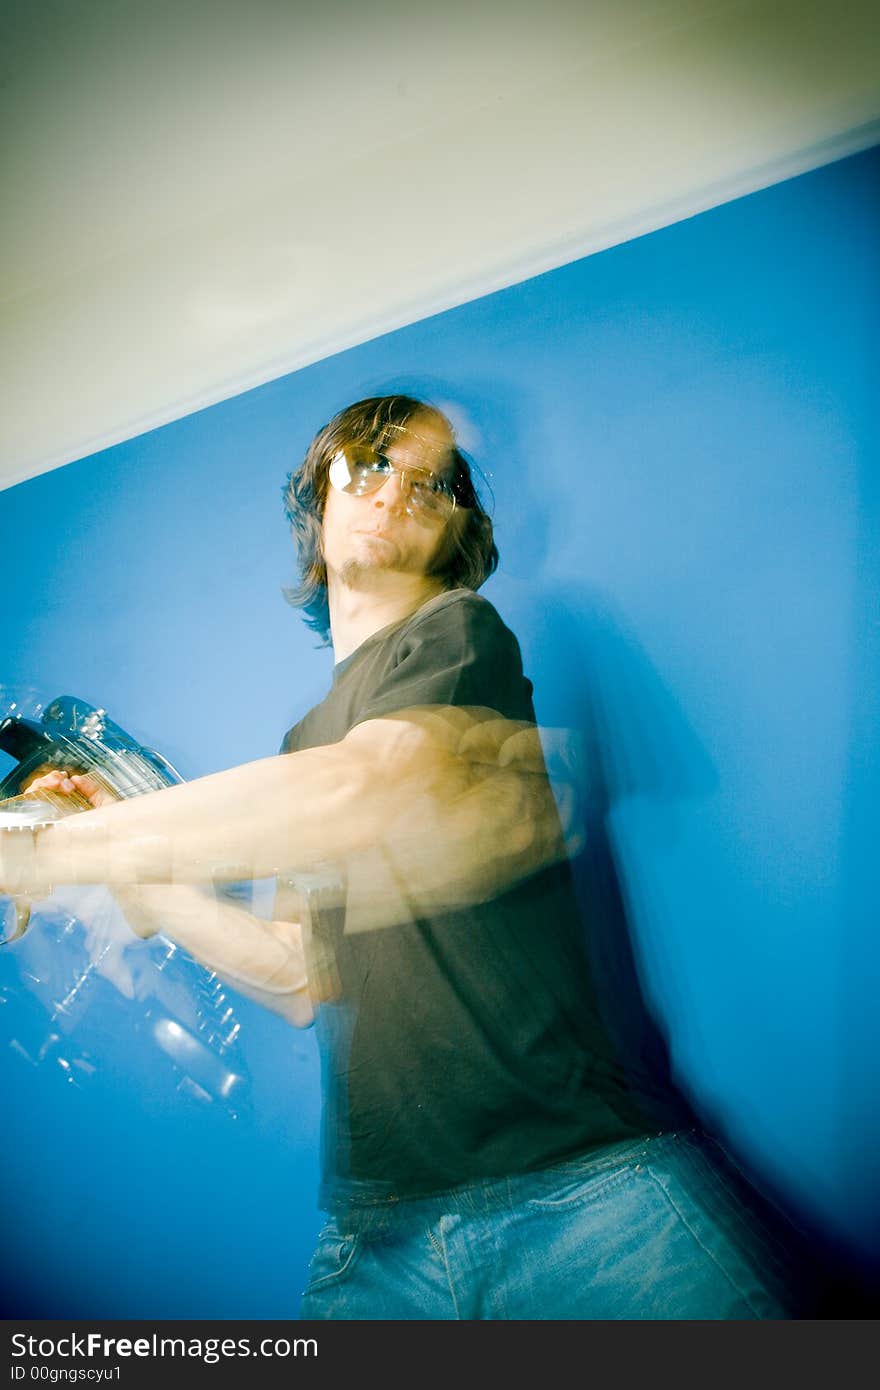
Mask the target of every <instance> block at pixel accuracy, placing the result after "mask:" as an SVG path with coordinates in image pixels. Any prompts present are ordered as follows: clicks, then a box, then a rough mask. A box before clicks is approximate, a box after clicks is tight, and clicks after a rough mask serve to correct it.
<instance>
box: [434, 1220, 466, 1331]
mask: <svg viewBox="0 0 880 1390" xmlns="http://www.w3.org/2000/svg"><path fill="white" fill-rule="evenodd" d="M439 1234H440V1257H441V1259H442V1260H443V1268H444V1269H445V1271H446V1282H447V1284H448V1285H449V1296H450V1298H451V1299H452V1306H453V1308H454V1309H455V1317H456V1321H458V1322H461V1321H462V1316H461V1313H460V1312H459V1308H458V1299H457V1298H456V1297H455V1289H454V1287H453V1284H452V1271H451V1270H450V1268H449V1260H448V1258H447V1255H446V1241H445V1240H444V1239H443V1230H442V1227H441V1229H440V1232H439ZM428 1235H429V1236H430V1235H431V1232H430V1230H429V1231H428Z"/></svg>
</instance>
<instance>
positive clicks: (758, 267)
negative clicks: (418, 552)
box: [0, 151, 880, 1317]
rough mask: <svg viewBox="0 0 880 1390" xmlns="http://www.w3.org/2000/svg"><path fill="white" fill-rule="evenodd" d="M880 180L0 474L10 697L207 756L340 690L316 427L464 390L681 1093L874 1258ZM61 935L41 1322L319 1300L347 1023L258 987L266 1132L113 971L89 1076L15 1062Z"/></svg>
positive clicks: (698, 234)
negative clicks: (317, 610) (314, 446)
mask: <svg viewBox="0 0 880 1390" xmlns="http://www.w3.org/2000/svg"><path fill="white" fill-rule="evenodd" d="M878 172H880V154H878V152H877V151H872V152H869V153H867V154H864V155H860V156H857V157H856V158H853V159H849V160H846V161H842V162H840V163H838V164H835V165H831V166H829V167H827V168H825V169H822V170H819V171H818V172H815V173H812V174H809V175H807V176H804V177H801V178H798V179H796V180H793V181H790V182H788V183H785V184H781V185H778V186H776V187H774V188H772V189H769V190H767V191H765V192H762V193H759V194H755V195H753V196H751V197H748V198H744V199H741V200H739V201H737V202H735V203H732V204H729V205H727V206H725V207H722V208H720V209H717V210H714V211H712V212H709V213H705V214H703V215H702V216H700V217H697V218H694V219H692V220H689V221H687V222H684V223H680V224H678V225H677V226H674V227H671V228H668V229H666V230H663V231H660V232H657V233H655V234H653V235H651V236H647V237H644V238H642V239H640V240H638V241H635V242H631V243H629V244H627V245H624V246H621V247H618V248H616V249H613V250H611V251H607V252H605V253H603V254H601V255H597V256H593V257H590V258H589V259H586V260H583V261H580V262H578V263H575V264H573V265H570V266H567V267H565V268H563V269H561V270H558V271H554V272H553V273H551V274H547V275H543V276H540V277H538V278H536V279H534V280H531V281H528V282H527V283H525V284H522V285H519V286H516V287H515V288H513V289H510V290H506V291H504V292H501V293H498V294H494V295H491V296H489V297H487V298H485V299H482V300H479V301H477V302H475V303H473V304H469V305H465V306H464V307H462V308H459V309H456V310H453V311H450V312H448V313H446V314H442V315H439V316H437V317H435V318H432V319H428V320H425V321H423V322H421V323H418V324H416V325H414V326H412V327H410V328H407V329H404V330H401V331H399V332H397V333H393V334H390V335H388V336H386V337H384V338H381V339H378V340H377V341H375V342H371V343H367V344H365V345H364V346H362V347H359V348H356V349H353V350H351V351H349V352H346V353H343V354H341V355H339V356H337V357H334V358H331V359H329V360H327V361H325V362H321V363H318V364H317V365H315V366H313V367H309V368H307V369H305V370H302V371H300V372H297V373H295V374H294V375H292V376H289V377H287V378H284V379H282V380H279V381H276V382H273V383H272V384H270V385H268V386H265V387H262V388H260V389H258V390H254V391H250V392H248V393H247V394H245V395H242V396H240V397H238V398H236V399H234V400H231V401H227V402H225V403H223V404H221V405H218V406H215V407H213V408H211V409H209V410H205V411H202V412H200V413H199V414H197V415H194V416H191V417H189V418H187V419H185V420H182V421H179V422H177V423H175V424H172V425H169V426H166V427H165V428H163V429H160V430H156V431H154V432H152V433H150V434H148V435H145V436H143V437H141V438H139V439H135V440H133V441H131V442H129V443H126V444H124V445H120V446H118V447H117V448H114V449H110V450H107V451H106V452H104V453H101V454H99V455H96V456H94V457H92V458H88V459H84V460H82V461H80V462H78V463H75V464H71V465H69V466H68V467H66V468H63V469H61V470H58V471H56V472H53V473H51V474H49V475H47V476H45V477H41V478H38V479H35V480H33V481H30V482H28V483H24V484H21V485H20V486H18V487H16V488H12V489H10V490H8V491H6V492H4V493H2V494H0V534H2V537H3V545H4V550H5V554H6V566H5V569H4V586H3V587H4V602H3V605H2V610H0V653H2V664H0V681H2V682H4V683H5V684H7V685H9V686H11V687H18V686H21V685H25V684H30V685H35V686H37V687H38V688H39V689H40V690H41V691H43V692H45V694H47V695H50V696H51V695H54V694H57V693H60V692H62V691H69V692H73V693H75V694H78V695H81V696H83V697H84V698H86V699H89V700H91V701H93V702H95V703H97V704H102V705H104V706H106V707H107V709H108V710H109V711H110V713H111V714H112V715H114V716H115V717H116V718H117V719H118V720H119V721H120V722H121V723H123V724H124V725H126V726H127V727H128V728H129V729H130V730H131V731H132V732H134V733H135V734H137V735H138V736H139V737H141V738H142V739H144V740H145V741H148V742H152V743H154V744H155V745H156V746H157V747H159V748H161V749H162V750H163V751H164V752H165V753H166V754H167V755H168V756H169V757H170V758H171V759H172V761H174V762H176V763H177V765H178V766H179V767H180V769H181V771H183V772H184V773H185V774H186V775H188V776H197V775H199V774H201V773H205V772H208V771H212V770H215V769H218V768H221V767H226V766H230V765H232V764H234V763H236V762H239V761H243V760H246V759H250V758H255V757H260V756H263V755H266V754H270V753H272V752H274V751H275V750H276V748H277V745H278V741H279V738H280V735H281V733H282V732H283V730H284V729H285V728H286V727H287V726H288V725H289V724H290V723H291V722H293V720H294V719H295V718H297V717H298V716H299V715H300V714H301V713H302V712H303V711H304V710H305V709H306V708H307V707H308V706H309V705H310V704H311V703H312V702H314V700H315V699H317V698H318V697H319V696H320V694H321V693H322V691H323V689H324V687H325V685H326V683H327V680H328V676H329V670H330V657H329V654H328V653H327V652H326V651H320V650H317V649H316V648H315V646H314V639H313V638H312V636H311V635H310V634H309V633H308V632H307V631H306V629H305V628H304V627H303V626H302V624H301V623H300V622H299V620H298V619H297V617H296V616H295V615H294V614H293V613H292V612H291V611H290V609H288V608H287V607H286V606H285V604H284V603H283V601H282V599H281V597H280V587H281V586H282V585H283V584H285V583H287V582H289V581H290V579H291V577H292V573H293V567H292V559H291V552H290V546H289V540H288V537H287V535H286V533H285V527H284V522H283V518H282V514H281V506H280V487H281V484H282V481H283V479H284V476H285V474H286V472H287V471H288V469H289V468H290V467H291V466H292V465H293V464H294V463H295V462H296V461H297V459H298V458H299V457H301V455H302V452H303V450H304V448H305V446H306V444H307V442H308V440H309V438H310V437H311V434H312V433H313V432H314V430H315V429H316V428H317V427H318V426H319V425H320V424H322V423H323V422H324V421H325V420H326V419H327V418H328V417H329V416H330V415H331V414H332V413H333V412H334V411H335V410H337V409H338V408H340V407H341V406H342V405H344V404H346V403H347V402H349V401H350V400H353V399H355V398H357V397H359V396H363V395H366V394H372V393H374V392H379V391H384V390H389V389H407V390H412V391H415V392H416V393H423V394H426V395H428V396H430V397H432V398H434V399H437V400H440V401H447V402H454V403H455V404H456V406H457V408H458V409H459V410H461V411H462V412H463V413H464V414H465V415H466V416H467V417H468V419H469V420H470V422H471V426H472V428H473V430H474V431H475V432H476V435H477V436H478V438H479V441H480V442H479V444H478V446H477V449H476V453H477V455H478V458H479V460H480V461H481V463H482V464H483V466H484V468H485V469H486V470H487V471H488V472H489V473H490V475H491V482H492V488H493V491H494V493H495V498H496V503H495V513H496V523H497V535H498V541H499V546H500V549H501V555H502V568H501V571H500V573H499V574H498V575H497V576H496V577H495V578H494V579H493V580H491V581H490V583H489V585H488V586H487V588H486V590H485V592H486V594H487V596H488V597H490V598H491V599H492V600H493V601H494V602H495V603H496V604H497V606H498V607H499V608H500V609H501V611H502V613H503V614H504V616H505V617H506V618H507V620H508V621H509V622H510V623H511V625H512V626H513V627H514V629H515V630H516V631H517V632H518V634H519V635H520V637H521V641H522V644H523V648H524V653H525V659H526V666H527V670H528V671H529V673H530V674H531V676H532V677H533V679H534V682H535V685H536V689H537V706H538V713H539V718H540V719H541V720H542V721H544V722H546V723H548V724H565V725H568V726H570V727H575V728H577V729H580V730H581V731H583V732H586V733H588V734H589V735H590V738H589V739H588V742H589V743H590V746H591V748H592V750H593V754H594V757H593V760H592V763H591V765H590V767H591V774H590V775H591V779H592V780H591V788H592V790H593V792H594V793H595V794H594V802H595V805H594V810H596V813H597V817H599V818H601V817H604V819H605V824H606V825H607V829H608V837H609V839H608V844H609V850H610V862H611V863H612V864H613V866H614V870H615V873H616V875H617V878H618V882H619V888H620V893H621V898H620V902H621V907H622V916H623V917H624V918H625V920H626V922H627V924H628V931H629V934H630V938H631V943H632V951H633V955H634V960H635V963H636V967H637V971H638V974H639V977H640V980H641V985H642V988H643V991H644V994H645V996H646V999H647V1001H648V1003H649V1005H650V1006H651V1008H652V1009H653V1011H654V1013H655V1016H656V1020H657V1023H658V1025H659V1026H660V1029H661V1031H662V1032H663V1033H664V1034H665V1035H666V1037H667V1039H668V1044H669V1049H670V1053H671V1057H672V1061H673V1065H674V1068H675V1071H676V1074H677V1075H678V1077H679V1080H680V1082H681V1084H682V1085H683V1086H684V1088H685V1089H686V1090H687V1091H688V1093H689V1094H690V1095H691V1097H692V1098H693V1100H694V1102H695V1104H696V1105H697V1106H698V1108H699V1109H700V1111H701V1113H702V1115H703V1116H704V1118H705V1119H706V1121H707V1123H709V1124H711V1125H712V1126H713V1127H714V1128H715V1129H716V1130H717V1131H718V1132H719V1133H721V1134H723V1135H724V1136H726V1138H727V1139H728V1141H729V1142H730V1144H731V1145H732V1146H733V1147H734V1149H735V1150H736V1151H737V1152H738V1153H739V1154H740V1155H741V1157H743V1158H744V1159H745V1160H746V1161H747V1162H748V1163H750V1164H751V1165H752V1166H753V1167H754V1169H755V1171H756V1172H758V1173H760V1174H761V1175H763V1176H765V1177H766V1179H767V1181H768V1182H769V1183H772V1184H775V1185H776V1187H777V1188H778V1189H779V1190H780V1191H781V1192H782V1194H783V1195H784V1196H785V1198H786V1199H787V1200H788V1201H789V1202H790V1203H791V1204H792V1205H793V1207H796V1208H797V1209H798V1210H799V1211H802V1212H804V1213H806V1214H807V1215H808V1216H809V1218H810V1219H811V1220H815V1221H816V1222H817V1223H818V1224H819V1226H820V1227H822V1228H823V1229H827V1230H828V1231H829V1232H830V1233H831V1234H832V1235H834V1236H835V1237H836V1238H839V1239H840V1240H841V1241H842V1242H843V1243H844V1245H845V1246H846V1247H847V1248H848V1249H852V1250H853V1251H856V1252H858V1253H860V1254H862V1255H864V1254H866V1253H868V1252H870V1251H873V1252H874V1254H875V1256H876V1254H877V1253H878V1251H880V1240H878V1236H877V1231H876V1226H875V1227H874V1228H873V1230H872V1228H871V1221H872V1219H874V1218H873V1216H872V1213H873V1212H874V1211H875V1210H876V1208H877V1202H876V1197H877V1191H876V1184H875V1183H874V1180H873V1176H872V1175H873V1173H874V1172H876V1171H877V1170H878V1162H880V1125H878V1119H877V1113H878V1112H877V1106H876V1099H875V1095H876V1080H877V1069H876V1063H875V1061H874V1058H875V1057H876V1053H877V1032H876V1025H875V1023H874V1019H875V1017H876V1005H875V1000H876V997H877V954H876V948H875V946H874V938H875V936H876V924H875V921H874V920H873V919H874V918H875V917H876V910H874V912H873V916H872V909H873V908H874V903H875V901H876V889H875V875H874V873H873V864H874V861H875V859H876V850H875V846H874V830H873V827H874V825H875V824H876V821H875V820H874V819H873V816H872V813H874V814H875V806H876V752H877V728H878V720H877V695H878V688H880V670H878V656H880V652H878V626H877V612H878V608H877V598H878V594H877V588H878V583H877V569H876V556H877V554H878V547H877V529H878V518H880V494H878V480H877V458H876V449H875V444H876V423H875V416H876V372H875V368H876V349H875V346H874V344H875V338H876V333H877V325H878V322H880V314H878V309H880V283H878V280H880V277H878V263H877V255H876V246H877V244H878V242H880V200H878ZM35 930H36V931H39V930H43V931H44V932H48V931H49V928H48V927H45V928H42V929H40V928H37V929H35ZM32 935H33V933H32ZM25 940H26V941H27V940H28V938H26V939H25ZM24 945H25V943H21V944H17V945H15V946H12V947H7V948H4V950H3V952H2V953H0V998H2V1000H3V1006H2V1008H0V1019H2V1023H0V1027H2V1029H3V1033H2V1037H0V1046H3V1047H4V1051H5V1054H6V1056H7V1058H8V1061H6V1062H4V1064H3V1067H2V1069H0V1077H2V1082H0V1084H2V1086H3V1088H4V1091H5V1096H4V1102H5V1106H6V1114H7V1115H8V1116H11V1117H12V1118H11V1122H10V1123H11V1132H10V1135H9V1137H8V1139H7V1145H8V1147H7V1153H6V1161H7V1162H6V1166H7V1181H6V1183H5V1184H4V1185H3V1192H2V1197H0V1204H2V1220H3V1227H4V1229H3V1233H2V1234H3V1248H4V1252H5V1263H6V1269H5V1275H4V1277H5V1279H6V1282H7V1286H8V1290H9V1294H8V1302H9V1308H10V1310H11V1311H14V1312H18V1313H20V1314H22V1315H30V1316H46V1317H48V1316H61V1317H86V1316H92V1317H94V1316H105V1317H126V1316H135V1317H190V1316H192V1317H200V1316H204V1317H252V1316H254V1317H260V1316H262V1317H284V1316H286V1315H288V1314H289V1313H290V1312H291V1310H292V1309H294V1308H295V1306H296V1300H297V1293H298V1289H299V1287H300V1286H301V1283H302V1278H303V1272H304V1268H305V1263H306V1259H307V1254H308V1251H309V1247H310V1243H311V1239H312V1236H313V1235H314V1232H315V1231H316V1229H317V1227H318V1225H319V1224H320V1220H321V1218H320V1215H319V1213H318V1212H317V1211H316V1209H315V1205H314V1190H315V1181H316V1149H317V1124H318V1074H317V1066H316V1058H315V1055H314V1045H313V1041H312V1036H311V1034H308V1033H306V1034H300V1033H295V1032H294V1031H293V1030H290V1029H289V1028H287V1026H286V1025H285V1024H283V1023H282V1022H281V1021H279V1020H276V1019H275V1018H273V1017H270V1016H269V1015H266V1014H264V1013H262V1012H261V1011H260V1010H259V1009H257V1008H256V1007H255V1006H252V1005H250V1004H249V1003H248V1002H247V1001H241V1000H238V999H236V1000H235V1001H234V1007H235V1009H236V1012H237V1015H238V1018H239V1020H240V1022H241V1025H242V1027H241V1034H240V1038H239V1041H238V1044H237V1049H238V1050H237V1059H238V1060H237V1065H239V1066H240V1068H241V1069H242V1071H243V1072H246V1074H247V1085H246V1088H245V1089H246V1098H245V1101H244V1102H243V1104H242V1106H241V1107H240V1109H239V1111H238V1114H237V1116H236V1117H233V1116H232V1115H231V1114H230V1112H229V1110H228V1109H224V1108H223V1107H219V1106H217V1105H216V1104H215V1105H209V1104H205V1103H200V1102H199V1100H198V1099H197V1098H196V1097H195V1096H193V1095H192V1094H190V1093H187V1092H185V1091H183V1092H182V1091H180V1090H179V1089H178V1087H177V1078H176V1074H175V1073H174V1072H173V1069H169V1067H168V1066H167V1064H166V1063H165V1062H164V1060H163V1058H162V1057H161V1056H159V1054H157V1052H156V1050H155V1047H154V1046H153V1043H152V1041H151V1038H150V1034H149V1026H148V1019H147V1022H145V1021H144V1020H145V1018H147V1014H148V1012H149V1010H148V1006H147V1005H146V1004H145V1003H144V1001H143V1000H140V1001H138V999H137V998H135V999H134V1000H132V999H126V998H125V997H124V995H123V994H122V993H120V991H119V990H118V989H116V988H114V987H113V985H111V984H110V983H109V982H108V981H107V980H106V979H103V978H102V979H101V980H99V981H97V982H93V996H92V999H91V1001H87V1003H86V1005H84V1006H83V1010H84V1012H83V1020H82V1024H81V1032H80V1033H79V1034H78V1035H77V1038H76V1039H75V1040H74V1044H73V1045H74V1046H77V1045H81V1046H82V1048H83V1049H84V1052H87V1054H88V1061H89V1065H90V1066H91V1067H92V1068H93V1070H91V1071H87V1070H84V1069H82V1068H81V1069H80V1078H79V1082H78V1084H77V1085H76V1086H74V1085H73V1084H70V1083H69V1082H68V1081H67V1080H66V1079H65V1075H64V1074H63V1069H62V1068H60V1067H59V1066H58V1064H57V1055H56V1054H57V1047H55V1051H54V1053H53V1048H52V1047H51V1046H48V1044H46V1048H47V1050H46V1057H47V1060H46V1061H45V1062H44V1063H43V1064H42V1065H37V1066H34V1065H33V1064H32V1063H31V1062H28V1061H27V1060H25V1059H23V1058H22V1057H21V1056H20V1055H19V1054H18V1053H17V1052H16V1051H15V1049H14V1048H13V1049H8V1047H7V1044H8V1042H9V1040H10V1039H14V1038H18V1037H23V1036H24V1035H25V1032H26V1031H27V1030H28V1029H30V1032H29V1033H28V1036H29V1037H31V1038H38V1037H39V1035H40V1029H41V1028H42V1027H44V1026H45V1029H46V1036H47V1038H48V1037H49V1036H50V1035H51V1030H52V1025H51V1024H50V1023H49V1022H48V1015H45V1017H44V1016H43V1014H41V1012H40V1008H39V1007H38V1005H37V1004H35V1001H34V997H33V991H32V990H29V989H28V987H27V978H26V977H27V970H28V968H29V958H28V957H27V956H26V954H25V951H24V949H23V948H24ZM74 947H75V943H74ZM31 949H32V950H33V949H34V948H33V947H31ZM72 949H73V948H72ZM133 949H134V950H135V951H138V950H142V951H147V950H149V949H151V948H148V947H135V948H133ZM32 965H33V962H32V960H31V961H30V966H32ZM70 968H72V966H71V967H70ZM145 1010H146V1013H145ZM83 1039H84V1040H85V1041H82V1040H83ZM25 1050H27V1049H25ZM68 1050H69V1049H68ZM872 1092H873V1093H874V1098H873V1104H872Z"/></svg>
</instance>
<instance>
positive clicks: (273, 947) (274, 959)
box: [114, 884, 313, 1027]
mask: <svg viewBox="0 0 880 1390" xmlns="http://www.w3.org/2000/svg"><path fill="white" fill-rule="evenodd" d="M114 896H115V897H116V899H117V901H118V902H119V904H120V906H121V908H122V910H123V912H124V913H125V915H126V918H127V919H128V922H129V925H130V926H131V928H132V930H134V931H135V932H136V933H138V934H140V935H150V934H152V933H154V932H157V931H159V932H162V934H163V935H164V936H167V937H169V938H170V939H171V940H172V941H175V942H177V944H178V945H180V946H182V947H183V948H184V949H185V950H186V951H187V952H188V953H189V954H190V955H191V956H193V957H195V959H196V960H198V961H200V962H201V963H202V964H203V965H206V966H208V967H209V968H210V969H211V970H214V971H215V972H216V973H217V974H219V975H221V976H222V977H223V979H224V980H227V981H228V982H229V983H230V984H231V985H232V986H233V987H234V988H236V989H238V990H240V991H241V992H242V993H243V994H246V995H247V996H248V997H249V998H252V999H255V1000H256V1001H257V1002H258V1003H260V1004H263V1005H265V1006H266V1007H268V1008H270V1009H273V1010H274V1011H275V1012H277V1013H280V1014H282V1015H283V1016H284V1017H285V1018H287V1019H288V1021H289V1022H291V1023H293V1024H295V1025H296V1026H297V1027H307V1026H308V1025H309V1024H310V1023H311V1022H312V1018H313V1009H312V1004H311V999H310V995H309V986H308V976H307V972H306V964H305V955H304V951H303V936H302V928H301V926H300V923H299V922H288V921H278V920H274V921H267V920H265V919H263V918H260V917H256V916H255V915H254V914H253V913H251V912H248V911H247V910H246V909H245V908H243V907H240V906H238V905H237V904H233V903H228V902H224V901H223V900H222V899H221V900H218V899H216V898H215V897H213V896H212V895H211V894H210V893H206V892H203V891H202V890H200V889H198V888H194V887H190V886H189V885H186V884H146V885H142V886H139V887H127V888H117V889H116V890H115V892H114Z"/></svg>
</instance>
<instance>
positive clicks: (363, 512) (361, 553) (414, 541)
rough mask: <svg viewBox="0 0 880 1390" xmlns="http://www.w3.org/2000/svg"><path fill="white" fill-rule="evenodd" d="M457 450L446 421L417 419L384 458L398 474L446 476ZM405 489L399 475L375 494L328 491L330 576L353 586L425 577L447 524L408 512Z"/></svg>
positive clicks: (386, 450)
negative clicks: (419, 472)
mask: <svg viewBox="0 0 880 1390" xmlns="http://www.w3.org/2000/svg"><path fill="white" fill-rule="evenodd" d="M452 447H453V439H452V435H451V434H450V432H449V428H448V426H447V425H446V423H445V421H443V420H442V419H440V418H439V417H436V416H433V415H418V416H414V417H413V419H412V420H410V421H408V422H407V425H406V427H405V428H404V429H401V430H399V431H397V430H392V431H391V439H390V442H389V443H388V444H387V445H384V446H383V448H382V452H383V454H384V455H385V457H386V458H388V459H389V460H390V462H391V463H393V464H394V465H395V467H396V468H399V469H401V470H406V469H419V470H424V469H429V470H430V471H431V472H432V473H438V472H442V471H443V469H444V467H445V466H446V464H447V463H448V459H449V450H450V449H451V448H452ZM407 506H408V498H407V490H406V483H405V482H404V480H403V478H401V477H400V476H399V475H398V474H397V473H396V472H393V473H391V475H390V476H389V477H388V478H387V479H386V481H385V482H384V483H383V484H382V486H381V487H380V488H379V489H378V491H376V492H369V493H366V494H365V495H364V496H353V495H350V494H348V493H345V492H337V490H336V489H335V488H334V487H332V486H329V485H328V488H327V497H326V501H325V504H324V521H323V550H324V562H325V564H326V566H327V572H328V576H330V575H335V576H336V577H338V578H341V579H342V581H343V582H344V583H348V584H354V583H357V582H363V581H366V580H369V578H370V577H378V576H380V575H385V574H391V573H398V574H415V575H423V574H427V572H428V570H429V569H430V567H431V563H432V561H433V560H434V558H435V556H436V555H437V552H438V550H439V549H440V547H441V545H442V543H443V541H444V538H445V536H446V528H447V526H448V525H449V522H448V520H447V519H446V518H444V517H436V516H432V515H429V514H426V513H424V512H420V511H418V510H416V509H412V512H411V511H408V510H407Z"/></svg>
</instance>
